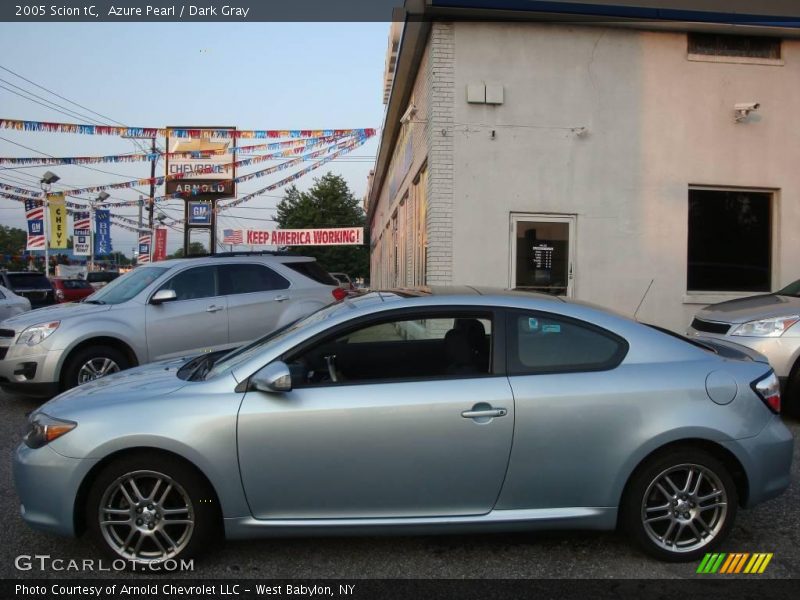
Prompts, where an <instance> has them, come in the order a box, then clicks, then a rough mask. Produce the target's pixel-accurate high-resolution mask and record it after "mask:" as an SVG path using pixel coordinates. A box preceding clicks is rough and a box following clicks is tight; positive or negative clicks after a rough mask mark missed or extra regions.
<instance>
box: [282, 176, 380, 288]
mask: <svg viewBox="0 0 800 600" xmlns="http://www.w3.org/2000/svg"><path fill="white" fill-rule="evenodd" d="M276 217H277V218H276V219H275V221H276V222H277V224H278V227H280V228H281V229H311V228H319V227H364V224H365V222H366V215H365V214H364V209H362V208H361V206H360V203H359V201H358V200H357V199H356V197H355V196H353V193H352V192H351V191H350V188H349V187H348V186H347V182H346V181H345V180H344V179H343V178H342V177H340V176H339V175H334V174H333V173H330V172H329V173H327V174H325V175H323V176H322V177H318V178H315V179H314V185H313V186H311V188H310V189H309V190H308V191H307V192H301V191H299V190H298V189H297V187H295V186H291V187H290V188H289V189H287V190H286V195H285V196H284V197H283V199H282V200H281V201H280V202H279V203H278V206H277V215H276ZM365 237H366V236H365ZM298 250H299V251H300V252H302V253H303V254H304V255H306V256H313V257H314V258H316V259H317V261H318V262H319V263H320V265H322V266H323V267H325V268H326V269H327V270H328V271H334V272H343V273H347V274H348V275H350V276H351V277H364V278H368V277H369V241H367V242H366V243H365V244H363V245H361V246H302V247H301V248H298Z"/></svg>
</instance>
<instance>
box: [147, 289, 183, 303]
mask: <svg viewBox="0 0 800 600" xmlns="http://www.w3.org/2000/svg"><path fill="white" fill-rule="evenodd" d="M177 297H178V294H176V293H175V290H158V291H157V292H156V293H155V294H153V297H152V298H150V304H163V303H164V302H170V301H171V300H175V299H176V298H177Z"/></svg>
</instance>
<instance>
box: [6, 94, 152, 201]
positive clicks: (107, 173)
mask: <svg viewBox="0 0 800 600" xmlns="http://www.w3.org/2000/svg"><path fill="white" fill-rule="evenodd" d="M0 87H1V86H0ZM0 140H3V141H4V142H8V143H9V144H14V145H15V146H19V147H20V148H25V149H26V150H30V151H31V152H36V153H38V154H43V155H44V156H47V157H49V158H58V157H57V156H53V155H52V154H48V153H47V152H42V151H41V150H37V149H36V148H31V147H30V146H26V145H25V144H20V143H18V142H14V141H11V140H9V139H8V138H5V137H2V136H0ZM66 166H70V167H72V166H74V167H80V168H82V169H89V170H90V171H97V172H98V173H104V174H106V175H114V176H115V177H124V178H125V179H128V178H130V175H123V174H122V173H114V172H112V171H104V170H103V169H95V168H94V167H87V166H86V165H78V164H74V165H66ZM130 189H132V190H135V191H136V192H138V193H139V194H142V195H143V196H150V193H149V192H143V191H142V190H139V189H137V188H134V187H132V188H130Z"/></svg>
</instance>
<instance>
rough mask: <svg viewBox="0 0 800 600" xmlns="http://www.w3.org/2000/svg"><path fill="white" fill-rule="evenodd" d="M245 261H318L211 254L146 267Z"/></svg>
mask: <svg viewBox="0 0 800 600" xmlns="http://www.w3.org/2000/svg"><path fill="white" fill-rule="evenodd" d="M243 259H244V260H252V259H255V260H263V261H265V262H280V263H289V262H314V261H316V259H315V258H313V257H311V256H300V255H286V254H262V253H253V254H250V253H242V254H236V253H233V254H224V255H217V254H211V255H207V256H190V257H188V258H170V259H169V260H160V261H158V263H148V264H147V265H145V266H158V267H160V266H165V267H168V268H170V267H174V266H179V265H189V264H193V263H195V264H197V263H202V264H226V263H237V262H243Z"/></svg>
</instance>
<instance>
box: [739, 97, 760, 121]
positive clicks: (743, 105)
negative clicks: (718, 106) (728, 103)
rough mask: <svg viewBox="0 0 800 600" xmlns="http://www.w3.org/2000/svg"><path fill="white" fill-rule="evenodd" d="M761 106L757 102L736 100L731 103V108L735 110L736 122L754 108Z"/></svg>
mask: <svg viewBox="0 0 800 600" xmlns="http://www.w3.org/2000/svg"><path fill="white" fill-rule="evenodd" d="M760 106H761V104H760V103H758V102H737V103H736V104H734V105H733V110H734V111H735V112H736V116H735V117H734V120H735V121H736V122H737V123H738V122H740V121H743V120H744V119H746V118H747V115H749V114H750V113H751V112H753V111H754V110H758V109H759V107H760Z"/></svg>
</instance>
